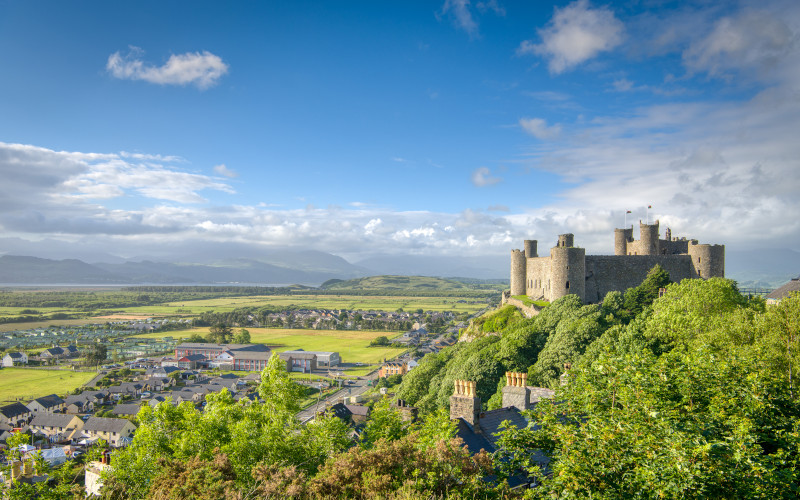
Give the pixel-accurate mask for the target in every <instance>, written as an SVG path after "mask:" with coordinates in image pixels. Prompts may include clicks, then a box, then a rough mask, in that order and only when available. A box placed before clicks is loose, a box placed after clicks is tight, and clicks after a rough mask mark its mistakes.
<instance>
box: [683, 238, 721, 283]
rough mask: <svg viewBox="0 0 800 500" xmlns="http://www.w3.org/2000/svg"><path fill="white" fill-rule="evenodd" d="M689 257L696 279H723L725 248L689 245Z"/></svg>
mask: <svg viewBox="0 0 800 500" xmlns="http://www.w3.org/2000/svg"><path fill="white" fill-rule="evenodd" d="M689 256H690V258H691V260H692V265H693V268H694V272H695V277H697V278H706V279H708V278H714V277H719V278H724V277H725V246H723V245H689Z"/></svg>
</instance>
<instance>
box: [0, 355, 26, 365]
mask: <svg viewBox="0 0 800 500" xmlns="http://www.w3.org/2000/svg"><path fill="white" fill-rule="evenodd" d="M27 364H28V355H27V354H25V353H24V352H9V353H6V355H5V356H3V366H4V367H6V368H11V367H12V366H14V365H27Z"/></svg>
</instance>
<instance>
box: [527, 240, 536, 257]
mask: <svg viewBox="0 0 800 500" xmlns="http://www.w3.org/2000/svg"><path fill="white" fill-rule="evenodd" d="M537 246H538V241H536V240H525V258H527V259H530V258H532V257H538V256H539V255H538V254H537V253H536V252H537V250H536V247H537Z"/></svg>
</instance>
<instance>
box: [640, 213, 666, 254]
mask: <svg viewBox="0 0 800 500" xmlns="http://www.w3.org/2000/svg"><path fill="white" fill-rule="evenodd" d="M639 233H640V234H641V237H640V240H639V241H640V243H639V255H658V254H660V253H661V249H660V248H659V247H660V245H659V241H658V221H655V223H653V224H642V222H641V221H639Z"/></svg>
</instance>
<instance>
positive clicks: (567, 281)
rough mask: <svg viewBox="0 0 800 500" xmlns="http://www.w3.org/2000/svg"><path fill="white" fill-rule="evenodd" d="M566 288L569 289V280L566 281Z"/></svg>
mask: <svg viewBox="0 0 800 500" xmlns="http://www.w3.org/2000/svg"><path fill="white" fill-rule="evenodd" d="M567 290H569V281H567Z"/></svg>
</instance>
